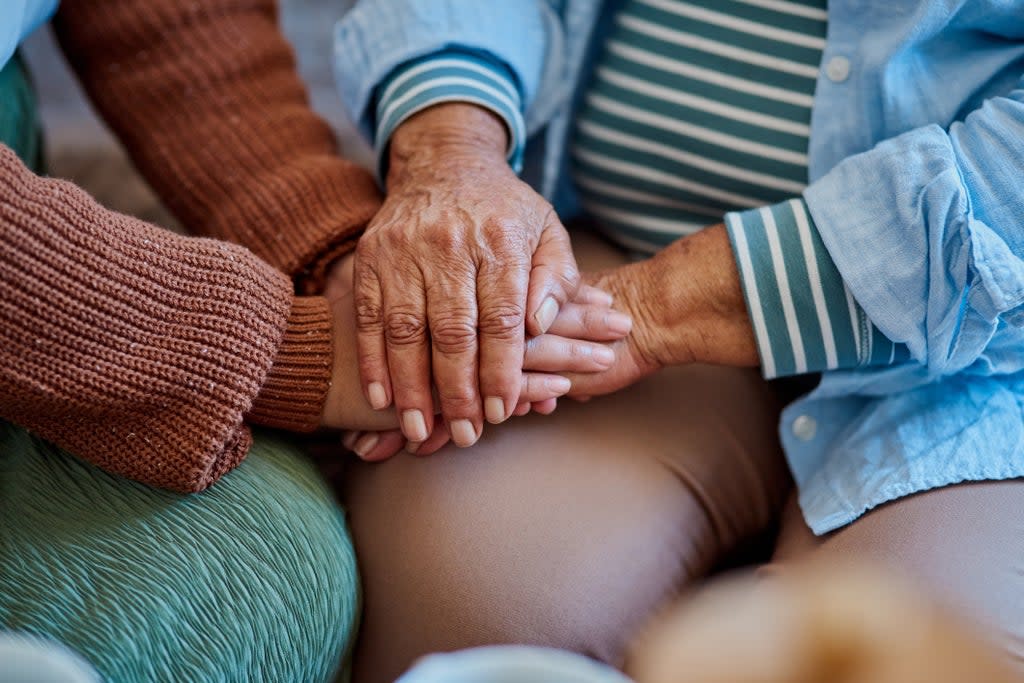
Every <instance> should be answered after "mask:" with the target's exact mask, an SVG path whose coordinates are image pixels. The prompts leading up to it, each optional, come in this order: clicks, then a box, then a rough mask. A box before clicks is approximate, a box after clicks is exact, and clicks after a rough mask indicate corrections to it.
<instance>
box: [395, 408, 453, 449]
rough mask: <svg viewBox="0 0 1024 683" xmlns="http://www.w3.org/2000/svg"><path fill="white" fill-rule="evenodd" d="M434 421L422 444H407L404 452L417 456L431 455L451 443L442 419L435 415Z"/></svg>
mask: <svg viewBox="0 0 1024 683" xmlns="http://www.w3.org/2000/svg"><path fill="white" fill-rule="evenodd" d="M435 419H436V422H435V423H434V429H433V431H431V433H430V437H429V438H428V439H427V440H426V441H424V442H423V443H407V444H406V446H405V450H407V451H409V452H410V453H412V454H413V455H418V456H427V455H433V454H434V453H436V452H437V451H439V450H441V448H442V447H444V445H445V444H446V443H448V442H449V441H451V435H450V434H449V433H448V427H447V426H446V425H445V423H444V418H442V417H441V416H440V415H437V416H436V417H435Z"/></svg>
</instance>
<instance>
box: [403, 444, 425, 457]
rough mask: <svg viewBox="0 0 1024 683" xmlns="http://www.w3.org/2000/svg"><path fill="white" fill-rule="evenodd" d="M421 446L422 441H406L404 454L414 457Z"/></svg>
mask: <svg viewBox="0 0 1024 683" xmlns="http://www.w3.org/2000/svg"><path fill="white" fill-rule="evenodd" d="M422 445H423V442H422V441H406V442H405V452H406V453H408V454H409V455H416V451H418V450H419V449H420V446H422Z"/></svg>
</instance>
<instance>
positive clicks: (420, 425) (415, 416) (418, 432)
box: [402, 409, 427, 441]
mask: <svg viewBox="0 0 1024 683" xmlns="http://www.w3.org/2000/svg"><path fill="white" fill-rule="evenodd" d="M402 431H403V432H405V438H407V439H409V441H426V440H427V423H426V422H424V420H423V413H421V412H420V411H418V410H415V409H412V410H406V411H405V412H403V413H402Z"/></svg>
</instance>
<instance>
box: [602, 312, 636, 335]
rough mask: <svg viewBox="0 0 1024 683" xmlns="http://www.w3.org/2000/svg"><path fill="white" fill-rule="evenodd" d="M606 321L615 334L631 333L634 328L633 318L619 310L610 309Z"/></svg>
mask: <svg viewBox="0 0 1024 683" xmlns="http://www.w3.org/2000/svg"><path fill="white" fill-rule="evenodd" d="M604 322H605V324H606V325H608V329H609V330H611V331H612V332H614V333H615V334H629V331H630V330H631V329H633V319H632V318H630V317H629V316H628V315H626V314H625V313H619V312H618V311H609V312H608V315H607V316H606V317H605V319H604Z"/></svg>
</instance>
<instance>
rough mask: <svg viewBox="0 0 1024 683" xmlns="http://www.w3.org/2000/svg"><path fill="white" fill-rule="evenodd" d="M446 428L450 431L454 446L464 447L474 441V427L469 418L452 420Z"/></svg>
mask: <svg viewBox="0 0 1024 683" xmlns="http://www.w3.org/2000/svg"><path fill="white" fill-rule="evenodd" d="M448 430H449V431H450V432H451V433H452V441H454V442H455V445H456V446H460V447H462V448H465V447H466V446H472V445H473V444H474V443H476V429H474V428H473V423H472V422H470V421H469V420H452V423H451V424H450V425H448Z"/></svg>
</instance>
